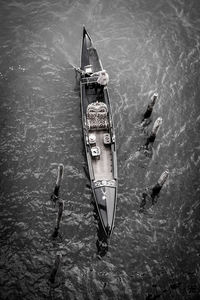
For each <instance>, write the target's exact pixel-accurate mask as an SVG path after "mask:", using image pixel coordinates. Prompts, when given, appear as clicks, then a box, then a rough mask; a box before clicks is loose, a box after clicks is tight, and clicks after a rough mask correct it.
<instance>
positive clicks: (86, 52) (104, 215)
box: [78, 27, 118, 237]
mask: <svg viewBox="0 0 200 300" xmlns="http://www.w3.org/2000/svg"><path fill="white" fill-rule="evenodd" d="M78 70H79V72H80V74H81V75H80V94H81V112H82V125H83V136H84V144H85V151H86V159H87V163H88V171H89V177H90V181H91V189H92V192H93V195H94V200H95V204H96V208H97V212H98V216H99V220H100V225H102V227H103V230H104V232H105V235H106V236H107V237H109V236H110V235H111V233H112V231H113V227H114V220H115V214H116V203H117V180H118V179H117V155H116V142H115V132H114V126H113V120H112V112H111V106H110V100H109V94H108V87H107V85H105V86H103V85H100V84H99V83H98V82H99V81H98V78H99V75H98V74H99V72H100V71H102V70H103V66H102V63H101V61H100V59H99V56H98V53H97V50H96V49H95V47H94V45H93V42H92V40H91V37H90V36H89V34H88V32H87V31H86V29H85V27H83V37H82V49H81V66H80V68H79V69H78ZM95 74H96V75H95Z"/></svg>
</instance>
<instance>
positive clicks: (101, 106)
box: [87, 101, 108, 130]
mask: <svg viewBox="0 0 200 300" xmlns="http://www.w3.org/2000/svg"><path fill="white" fill-rule="evenodd" d="M87 125H88V128H89V130H103V129H107V128H108V108H107V105H106V104H105V103H103V102H98V101H97V102H93V103H90V104H89V105H88V107H87Z"/></svg>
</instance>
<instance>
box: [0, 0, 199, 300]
mask: <svg viewBox="0 0 200 300" xmlns="http://www.w3.org/2000/svg"><path fill="white" fill-rule="evenodd" d="M0 8H1V9H0V20H1V21H0V22H1V26H0V88H1V93H0V98H1V99H0V100H1V102H0V103H1V104H0V105H1V111H0V137H1V145H0V154H1V160H0V167H1V169H0V170H1V178H0V180H1V209H0V216H1V250H0V251H1V260H0V266H1V270H0V284H1V289H0V298H1V299H9V300H12V299H14V300H15V299H28V300H29V299H30V300H31V299H48V298H49V299H78V300H79V299H95V300H96V299H101V300H104V299H105V300H106V299H198V295H199V294H200V290H199V288H200V260H199V248H200V233H199V226H200V221H199V213H200V211H199V199H200V197H199V195H200V188H199V163H200V151H199V150H200V144H199V131H200V105H199V94H200V83H199V78H200V71H199V70H200V63H199V61H200V4H199V2H198V1H195V0H192V1H184V0H171V1H164V0H160V1H156V0H152V1H147V0H143V1H142V0H132V1H131V0H123V1H122V0H116V1H114V0H113V1H111V0H109V1H106V0H103V1H100V0H90V1H80V0H74V1H73V0H72V1H70V0H68V1H63V0H58V1H56V2H53V1H50V0H49V1H47V0H42V1H25V0H21V1H13V0H11V1H5V0H4V1H3V0H2V1H1V4H0ZM83 24H85V26H86V28H87V29H88V31H89V33H90V34H91V36H92V38H93V40H94V42H95V46H96V47H97V49H98V51H99V54H100V56H101V59H102V62H103V65H104V67H105V68H106V70H107V71H108V72H109V75H110V83H109V92H110V97H111V103H112V109H113V114H114V121H115V126H116V135H117V142H118V171H119V196H118V207H117V216H116V223H115V229H114V233H113V236H112V238H111V240H110V243H109V251H108V253H107V255H106V256H104V257H103V258H102V260H98V259H97V257H96V244H95V243H96V238H97V232H96V226H95V219H94V216H93V208H92V206H91V200H92V197H91V192H90V189H89V188H88V186H87V184H88V179H87V176H86V173H85V168H86V161H85V156H84V148H83V141H82V130H81V120H80V117H81V115H80V99H79V94H78V91H77V89H76V88H75V84H76V83H75V78H74V71H73V69H72V64H75V65H79V54H80V45H81V33H82V25H83ZM156 91H157V92H158V93H159V100H158V102H157V103H156V105H155V108H154V111H153V115H152V121H155V119H156V118H157V117H159V116H161V117H162V118H163V124H162V126H161V129H160V131H159V133H158V136H157V138H156V141H155V143H154V145H153V155H152V157H147V156H145V155H143V153H142V152H139V153H138V152H137V149H138V147H140V146H141V145H142V144H143V143H144V142H145V140H146V135H147V133H144V132H143V131H141V129H140V128H139V126H138V125H139V123H140V121H141V118H142V113H144V111H145V109H146V107H147V104H148V102H149V100H150V97H151V95H152V94H153V92H156ZM152 125H153V122H152V123H151V124H150V125H149V127H148V131H150V130H151V128H152ZM58 163H63V164H64V166H65V174H64V180H63V183H62V187H61V197H62V198H63V199H64V200H65V211H64V214H63V219H62V226H61V237H60V239H56V240H52V238H51V234H52V231H53V228H54V226H55V218H56V209H55V208H54V207H53V205H52V203H51V202H50V194H51V192H52V190H53V187H54V184H55V180H56V172H57V166H58ZM166 168H168V169H169V172H170V176H169V179H168V181H167V183H166V184H165V186H164V187H163V189H162V191H161V193H160V197H159V200H158V202H157V203H156V204H155V205H154V206H152V207H147V208H146V209H145V211H144V213H139V206H140V202H141V193H142V191H143V190H144V188H145V187H147V186H150V185H153V184H155V183H156V181H157V179H158V178H159V176H160V174H161V173H162V172H163V171H164V170H165V169H166ZM58 252H59V253H61V254H62V262H61V267H60V270H59V273H58V279H57V280H58V285H57V286H54V287H52V286H50V285H49V281H48V279H49V275H50V273H51V270H52V266H53V264H54V261H55V257H56V253H58Z"/></svg>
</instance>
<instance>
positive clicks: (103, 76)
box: [91, 70, 109, 86]
mask: <svg viewBox="0 0 200 300" xmlns="http://www.w3.org/2000/svg"><path fill="white" fill-rule="evenodd" d="M91 76H98V79H97V83H98V84H100V85H101V86H106V85H107V84H108V82H109V75H108V73H107V72H106V70H102V71H99V72H95V73H93V74H92V75H91Z"/></svg>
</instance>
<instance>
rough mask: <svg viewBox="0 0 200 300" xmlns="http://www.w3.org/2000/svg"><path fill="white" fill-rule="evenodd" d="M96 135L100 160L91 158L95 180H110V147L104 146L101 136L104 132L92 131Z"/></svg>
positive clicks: (111, 176) (111, 175)
mask: <svg viewBox="0 0 200 300" xmlns="http://www.w3.org/2000/svg"><path fill="white" fill-rule="evenodd" d="M92 133H95V135H96V145H97V146H98V147H99V148H100V152H101V154H100V159H96V158H93V159H92V166H93V170H94V177H95V180H104V179H107V180H112V179H113V174H112V173H113V172H112V152H111V146H110V145H106V146H105V145H104V142H103V135H104V133H106V131H105V130H100V131H99V130H96V131H92Z"/></svg>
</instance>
